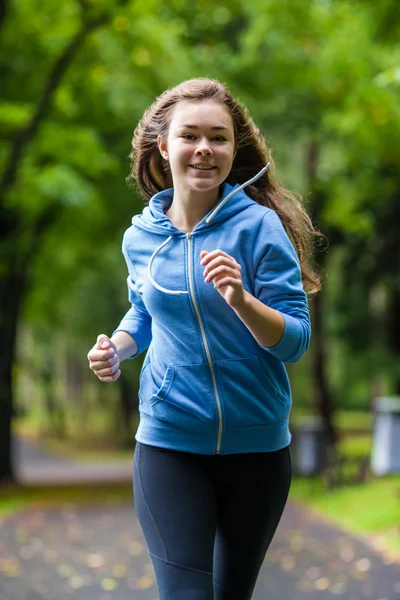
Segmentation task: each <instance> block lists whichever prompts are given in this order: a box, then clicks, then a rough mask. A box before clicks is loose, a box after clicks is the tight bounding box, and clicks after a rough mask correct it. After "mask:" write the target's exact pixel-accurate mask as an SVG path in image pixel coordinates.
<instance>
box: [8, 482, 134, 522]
mask: <svg viewBox="0 0 400 600" xmlns="http://www.w3.org/2000/svg"><path fill="white" fill-rule="evenodd" d="M1 492H2V494H1V496H0V523H1V521H2V520H3V519H4V518H5V517H7V516H9V515H11V514H14V513H15V512H18V511H19V510H23V509H26V508H31V507H37V506H40V507H41V508H43V507H51V506H60V505H63V504H78V505H86V504H89V505H96V504H97V505H104V504H106V505H107V504H108V505H109V504H111V505H114V504H118V503H120V502H132V501H133V493H132V485H131V484H130V483H116V484H113V485H41V486H21V485H18V484H10V485H6V486H3V487H2V488H1Z"/></svg>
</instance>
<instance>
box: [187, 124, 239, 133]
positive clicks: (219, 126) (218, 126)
mask: <svg viewBox="0 0 400 600" xmlns="http://www.w3.org/2000/svg"><path fill="white" fill-rule="evenodd" d="M179 127H186V129H199V128H198V126H197V125H191V124H190V123H183V124H182V125H179ZM210 129H211V131H222V130H225V131H229V128H228V127H225V126H224V125H214V126H213V127H210Z"/></svg>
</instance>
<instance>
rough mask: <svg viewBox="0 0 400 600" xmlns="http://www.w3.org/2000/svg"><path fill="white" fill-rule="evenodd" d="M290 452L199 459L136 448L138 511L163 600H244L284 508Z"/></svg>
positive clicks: (135, 472)
mask: <svg viewBox="0 0 400 600" xmlns="http://www.w3.org/2000/svg"><path fill="white" fill-rule="evenodd" d="M291 475H292V469H291V460H290V450H289V446H288V447H286V448H283V449H282V450H278V451H277V452H260V453H251V454H228V455H211V456H209V455H204V454H190V453H187V452H178V451H175V450H167V449H163V448H156V447H154V446H148V445H144V444H140V443H139V442H137V445H136V450H135V459H134V472H133V484H134V495H135V507H136V511H137V515H138V518H139V522H140V525H141V527H142V530H143V533H144V535H145V538H146V541H147V544H148V547H149V550H150V555H151V559H152V561H153V565H154V570H155V574H156V578H157V585H158V591H159V595H160V600H248V599H250V598H251V595H252V593H253V590H254V586H255V584H256V580H257V577H258V573H259V570H260V568H261V565H262V562H263V560H264V556H265V553H266V551H267V549H268V547H269V545H270V543H271V540H272V538H273V535H274V533H275V530H276V528H277V526H278V523H279V520H280V518H281V515H282V512H283V509H284V506H285V504H286V500H287V496H288V493H289V487H290V482H291Z"/></svg>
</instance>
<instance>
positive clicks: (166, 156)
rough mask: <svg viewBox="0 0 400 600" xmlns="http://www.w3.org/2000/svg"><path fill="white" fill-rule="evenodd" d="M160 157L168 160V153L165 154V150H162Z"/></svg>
mask: <svg viewBox="0 0 400 600" xmlns="http://www.w3.org/2000/svg"><path fill="white" fill-rule="evenodd" d="M162 157H163V158H164V159H165V160H168V154H167V153H166V152H163V153H162Z"/></svg>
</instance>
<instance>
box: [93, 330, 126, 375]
mask: <svg viewBox="0 0 400 600" xmlns="http://www.w3.org/2000/svg"><path fill="white" fill-rule="evenodd" d="M87 358H88V361H89V367H90V368H91V369H92V371H93V372H94V373H95V375H97V377H98V378H99V379H100V381H105V382H107V383H111V382H113V381H116V380H117V379H118V377H119V376H120V375H121V371H120V369H119V363H120V358H119V356H118V352H117V347H116V346H115V344H114V343H113V342H112V341H111V340H110V338H109V337H107V336H106V335H105V334H103V333H101V334H100V335H99V336H98V337H97V342H96V344H95V345H94V346H93V348H92V349H91V350H90V351H89V352H88V355H87Z"/></svg>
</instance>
